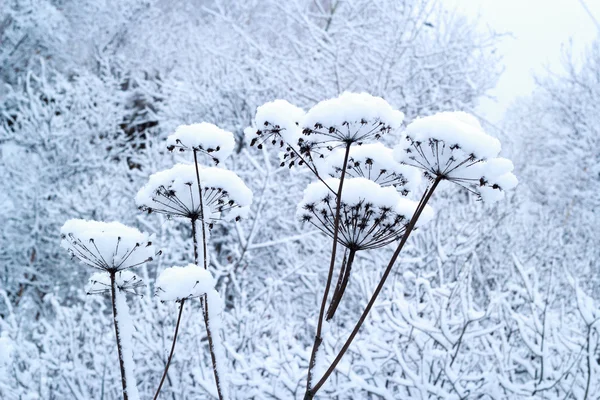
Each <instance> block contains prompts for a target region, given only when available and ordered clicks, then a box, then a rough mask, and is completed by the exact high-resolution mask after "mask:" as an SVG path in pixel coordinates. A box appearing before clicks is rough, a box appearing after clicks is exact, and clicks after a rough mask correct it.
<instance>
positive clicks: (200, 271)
mask: <svg viewBox="0 0 600 400" xmlns="http://www.w3.org/2000/svg"><path fill="white" fill-rule="evenodd" d="M214 287H215V281H214V279H213V277H212V275H211V273H210V272H209V271H208V270H206V269H204V268H202V267H200V266H198V265H196V264H188V265H186V266H185V267H177V266H175V267H171V268H167V269H165V270H164V271H163V272H161V273H160V275H159V276H158V278H157V279H156V288H157V289H156V294H157V296H158V298H159V299H160V300H161V301H172V300H175V301H180V300H184V299H190V298H193V297H199V296H201V295H203V294H206V293H209V292H210V291H211V290H213V289H214Z"/></svg>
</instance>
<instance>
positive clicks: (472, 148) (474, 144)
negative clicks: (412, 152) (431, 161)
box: [404, 111, 501, 159]
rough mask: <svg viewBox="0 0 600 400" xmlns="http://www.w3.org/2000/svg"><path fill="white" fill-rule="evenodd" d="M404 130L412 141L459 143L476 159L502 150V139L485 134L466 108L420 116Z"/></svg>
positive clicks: (464, 151)
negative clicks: (465, 110) (464, 110)
mask: <svg viewBox="0 0 600 400" xmlns="http://www.w3.org/2000/svg"><path fill="white" fill-rule="evenodd" d="M404 134H405V135H406V136H407V138H409V139H410V140H411V141H412V142H419V143H424V144H427V143H429V142H430V141H431V140H434V141H443V142H444V143H445V144H446V145H447V146H449V147H451V146H456V145H457V146H459V147H460V149H461V150H462V152H463V153H465V154H466V155H470V154H473V155H475V158H477V159H486V158H492V157H496V156H497V155H498V153H500V149H501V146H500V141H499V140H498V139H496V138H495V137H492V136H490V135H488V134H486V133H485V132H484V131H483V128H482V127H481V124H480V123H479V121H478V120H477V118H475V117H474V116H473V115H471V114H468V113H466V112H463V111H445V112H440V113H437V114H434V115H432V116H428V117H423V118H417V119H416V120H414V121H413V122H411V123H410V124H409V125H408V126H407V127H406V130H405V131H404Z"/></svg>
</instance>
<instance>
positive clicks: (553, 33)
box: [442, 0, 600, 122]
mask: <svg viewBox="0 0 600 400" xmlns="http://www.w3.org/2000/svg"><path fill="white" fill-rule="evenodd" d="M442 1H443V2H444V4H445V5H446V4H448V5H452V4H455V5H457V7H458V8H459V10H460V11H461V12H462V13H464V14H466V15H468V16H469V17H471V18H477V17H478V16H479V18H478V19H479V23H480V24H481V25H482V26H483V27H486V26H488V27H490V28H492V29H494V30H495V31H497V32H512V34H513V37H507V38H506V39H504V40H503V42H502V43H501V45H500V47H499V51H500V53H501V54H502V56H503V57H504V64H505V68H506V69H505V72H504V74H503V76H502V78H501V79H500V82H499V83H498V86H497V87H496V89H494V90H493V91H492V92H491V93H490V94H491V95H493V96H495V97H496V98H497V101H487V100H484V101H482V103H481V106H480V110H479V111H480V112H481V113H482V114H483V115H484V116H486V117H487V118H488V119H489V120H491V121H494V122H495V121H498V120H499V119H500V118H501V117H502V114H503V112H504V110H505V109H506V107H507V106H508V105H509V104H510V102H511V101H513V100H514V99H515V98H516V97H517V96H523V95H527V94H529V93H531V90H532V89H533V87H534V81H533V74H534V73H537V74H543V73H544V71H545V67H546V66H550V67H551V68H552V69H553V70H556V71H559V70H560V59H561V54H562V49H563V47H564V46H568V45H569V41H572V43H573V46H574V48H575V51H576V52H577V53H581V52H582V51H583V50H584V49H585V48H586V46H589V45H590V43H591V42H592V40H593V39H594V37H595V36H596V35H598V33H599V30H598V29H599V28H598V26H597V25H596V23H595V21H594V19H592V17H590V15H589V14H588V12H586V9H585V8H584V6H583V5H582V1H584V2H585V5H586V6H587V8H588V9H589V12H590V13H591V14H592V15H593V16H594V17H595V19H596V20H600V0H442Z"/></svg>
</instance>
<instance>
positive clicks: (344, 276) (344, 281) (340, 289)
mask: <svg viewBox="0 0 600 400" xmlns="http://www.w3.org/2000/svg"><path fill="white" fill-rule="evenodd" d="M355 255H356V250H355V249H350V251H349V252H348V260H347V261H346V265H345V268H343V271H342V272H340V280H339V286H337V287H336V288H335V291H334V292H333V296H332V297H331V304H330V305H329V309H328V310H327V316H326V320H327V321H329V320H331V319H332V318H333V316H334V315H335V312H336V310H337V308H338V306H339V305H340V301H342V297H343V296H344V292H345V291H346V287H347V286H348V281H349V280H350V272H351V271H352V264H353V263H354V256H355Z"/></svg>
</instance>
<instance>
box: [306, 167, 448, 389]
mask: <svg viewBox="0 0 600 400" xmlns="http://www.w3.org/2000/svg"><path fill="white" fill-rule="evenodd" d="M441 180H442V178H441V177H437V178H436V179H435V181H434V183H433V185H432V186H431V188H429V189H427V190H426V191H425V193H423V197H422V198H421V201H420V202H419V205H418V207H417V209H416V210H415V213H414V215H413V217H412V218H411V220H410V222H409V223H408V226H407V227H406V232H405V233H404V235H403V236H402V239H401V240H400V243H399V244H398V247H397V248H396V251H394V254H393V255H392V258H391V259H390V262H389V263H388V266H387V267H386V269H385V272H384V273H383V276H382V277H381V280H380V281H379V284H378V285H377V287H376V288H375V292H374V293H373V295H372V296H371V299H370V300H369V302H368V303H367V307H366V308H365V310H364V311H363V313H362V314H361V316H360V318H359V320H358V322H357V323H356V325H355V326H354V328H353V329H352V333H350V336H349V337H348V339H347V340H346V342H345V343H344V346H342V349H341V350H340V352H339V353H338V355H337V356H336V357H335V359H334V360H333V362H332V363H331V365H330V366H329V368H328V369H327V371H326V372H325V374H323V377H322V378H321V380H319V382H317V384H316V385H315V386H314V387H313V388H312V389H307V391H306V394H305V395H304V399H305V400H307V399H313V398H314V397H315V394H316V393H317V392H318V391H319V389H320V388H321V387H322V386H323V385H324V384H325V382H326V381H327V379H328V378H329V376H330V375H331V374H332V373H333V371H334V370H335V367H336V366H337V365H338V364H339V362H340V361H341V359H342V357H343V356H344V354H346V351H347V350H348V348H349V347H350V344H352V341H353V340H354V338H355V337H356V335H357V334H358V331H359V330H360V328H361V327H362V325H363V323H364V322H365V319H366V318H367V315H368V314H369V312H370V311H371V308H372V307H373V304H375V301H376V300H377V297H378V296H379V293H380V292H381V290H382V289H383V285H384V284H385V281H386V280H387V278H388V276H389V275H390V272H391V271H392V267H393V266H394V263H395V262H396V260H397V259H398V256H399V255H400V252H401V251H402V248H403V247H404V244H405V243H406V241H407V240H408V238H409V237H410V234H411V232H412V231H413V229H414V227H415V225H416V223H417V221H418V219H419V217H420V216H421V213H422V212H423V210H424V209H425V206H426V205H427V202H428V201H429V199H430V198H431V195H432V194H433V192H434V191H435V189H436V188H437V185H438V184H439V183H440V181H441Z"/></svg>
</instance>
